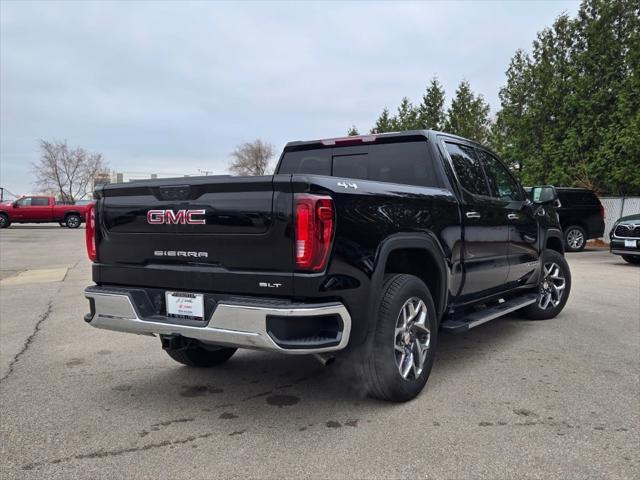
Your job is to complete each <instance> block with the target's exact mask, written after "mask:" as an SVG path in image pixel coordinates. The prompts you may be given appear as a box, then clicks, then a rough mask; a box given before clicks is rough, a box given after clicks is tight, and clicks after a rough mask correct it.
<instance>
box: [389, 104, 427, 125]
mask: <svg viewBox="0 0 640 480" xmlns="http://www.w3.org/2000/svg"><path fill="white" fill-rule="evenodd" d="M392 123H394V122H392ZM395 124H396V125H395V127H396V130H397V131H403V130H417V129H419V128H420V127H419V126H418V110H417V109H416V108H415V107H414V106H413V104H412V103H411V101H409V98H408V97H404V98H403V99H402V102H400V106H399V107H398V114H397V116H396V120H395Z"/></svg>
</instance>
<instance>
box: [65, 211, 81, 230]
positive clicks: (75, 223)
mask: <svg viewBox="0 0 640 480" xmlns="http://www.w3.org/2000/svg"><path fill="white" fill-rule="evenodd" d="M65 222H66V224H67V227H69V228H78V227H79V226H80V224H81V223H82V219H81V218H80V215H76V214H75V213H72V214H71V215H67V218H65Z"/></svg>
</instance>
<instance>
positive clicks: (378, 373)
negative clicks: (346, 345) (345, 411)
mask: <svg viewBox="0 0 640 480" xmlns="http://www.w3.org/2000/svg"><path fill="white" fill-rule="evenodd" d="M380 297H381V300H380V305H379V308H378V312H377V317H376V319H375V324H374V330H373V331H372V332H371V333H370V335H369V338H368V339H367V342H366V344H365V345H364V346H363V348H362V350H361V352H360V353H359V354H358V358H357V361H358V365H359V370H360V372H359V373H360V380H361V382H362V384H363V387H364V389H365V391H366V393H367V394H368V395H369V396H371V397H375V398H379V399H381V400H388V401H393V402H406V401H408V400H411V399H413V398H415V397H416V396H417V395H418V394H419V393H420V392H421V391H422V389H423V388H424V386H425V384H426V383H427V379H428V378H429V374H430V373H431V367H432V366H433V361H434V359H435V349H436V344H437V339H438V320H437V314H436V309H435V305H434V303H433V298H432V297H431V292H429V289H428V288H427V286H426V285H425V284H424V282H422V280H420V279H419V278H417V277H414V276H413V275H405V274H396V275H390V276H389V277H387V278H386V279H385V282H384V285H383V287H382V292H381V295H380ZM418 300H420V301H422V302H423V303H422V304H420V303H419V302H418V305H419V308H420V309H422V311H423V312H424V311H425V310H424V309H423V306H424V307H426V318H425V319H424V321H423V324H424V327H426V328H428V332H427V331H426V330H425V329H424V328H422V327H421V328H419V329H417V328H415V327H416V324H417V323H419V322H417V321H416V322H414V323H413V328H414V329H415V332H414V333H415V338H414V339H413V340H411V338H412V337H413V335H414V333H411V332H410V331H409V330H405V331H404V332H405V333H398V330H400V329H397V328H396V327H397V324H398V323H399V322H402V321H403V317H402V314H403V309H404V308H405V305H408V303H409V302H412V301H418ZM405 318H406V317H405ZM420 318H422V317H420ZM427 336H428V337H427ZM407 337H409V338H407ZM398 340H400V341H399V342H398ZM418 341H420V343H419V346H418V345H417V344H416V342H418ZM425 345H428V348H426V349H424V350H422V352H423V355H425V356H424V361H423V364H422V368H421V370H420V372H419V374H418V375H416V373H418V367H417V366H416V364H415V363H414V360H415V357H414V356H413V353H414V352H416V353H417V352H420V351H421V350H420V348H421V347H424V346H425ZM414 347H415V350H414ZM402 349H405V350H404V352H403V351H402ZM408 352H411V353H410V354H409V353H408ZM403 354H404V356H403ZM409 355H411V356H409ZM402 359H405V360H409V362H411V369H410V370H409V373H408V374H407V376H406V378H405V377H403V374H402V373H401V371H400V369H401V368H402V366H403V365H409V363H403V362H402ZM418 362H419V361H418ZM414 367H415V368H414Z"/></svg>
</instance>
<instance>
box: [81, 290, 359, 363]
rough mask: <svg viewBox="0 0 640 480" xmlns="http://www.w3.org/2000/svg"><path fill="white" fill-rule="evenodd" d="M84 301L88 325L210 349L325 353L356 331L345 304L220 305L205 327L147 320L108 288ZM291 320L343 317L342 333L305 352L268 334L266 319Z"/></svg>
mask: <svg viewBox="0 0 640 480" xmlns="http://www.w3.org/2000/svg"><path fill="white" fill-rule="evenodd" d="M85 297H86V298H87V299H89V301H90V302H91V313H90V314H88V315H87V316H86V317H85V320H86V321H87V322H88V323H89V324H90V325H92V326H94V327H96V328H103V329H106V330H115V331H119V332H128V333H136V334H141V335H182V336H183V337H187V338H193V339H196V340H199V341H201V342H204V343H207V344H211V345H222V346H231V347H240V348H253V349H262V350H272V351H278V352H282V353H287V354H309V353H324V352H332V351H336V350H341V349H343V348H344V347H346V346H347V343H348V341H349V334H350V332H351V317H350V316H349V312H348V311H347V309H346V308H345V306H344V305H343V304H341V303H322V304H286V303H284V302H283V303H282V304H280V305H278V304H274V303H273V302H268V303H265V304H264V305H260V304H254V303H253V302H251V304H245V305H243V304H241V303H239V302H238V301H236V300H234V301H233V302H224V301H220V302H219V303H218V304H217V305H216V307H215V310H214V311H213V313H212V314H211V315H210V317H209V319H208V321H206V322H204V323H203V324H202V325H198V326H194V325H184V324H180V323H179V320H177V319H175V318H171V317H167V316H162V315H153V316H152V317H147V318H142V317H141V316H140V315H139V314H138V311H137V310H136V308H135V307H134V303H133V302H132V298H131V296H130V295H129V294H127V293H125V292H113V291H111V290H110V289H108V288H104V287H98V286H94V287H88V288H87V289H86V290H85ZM269 316H273V317H278V318H285V319H286V318H289V319H290V320H291V321H292V322H296V321H302V322H304V320H305V317H306V318H309V317H328V316H338V317H339V318H340V320H341V328H340V331H338V332H337V335H336V338H335V341H334V342H333V344H332V345H331V346H320V347H318V346H314V345H313V344H312V342H311V343H310V347H309V348H306V347H305V346H304V343H303V344H301V345H297V346H296V347H295V348H287V347H282V346H280V345H278V343H276V341H275V340H274V338H273V337H272V335H271V334H270V333H269V332H268V331H267V317H269Z"/></svg>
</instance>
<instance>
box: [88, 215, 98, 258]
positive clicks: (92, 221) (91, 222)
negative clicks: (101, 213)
mask: <svg viewBox="0 0 640 480" xmlns="http://www.w3.org/2000/svg"><path fill="white" fill-rule="evenodd" d="M85 222H86V229H85V240H86V244H87V256H88V257H89V260H91V261H92V262H95V261H96V260H97V258H98V255H97V252H96V206H95V204H93V205H91V206H89V208H88V209H87V213H86V218H85Z"/></svg>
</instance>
